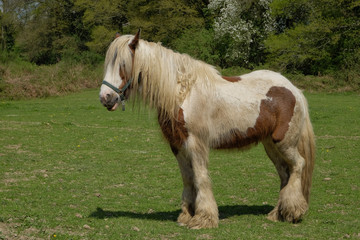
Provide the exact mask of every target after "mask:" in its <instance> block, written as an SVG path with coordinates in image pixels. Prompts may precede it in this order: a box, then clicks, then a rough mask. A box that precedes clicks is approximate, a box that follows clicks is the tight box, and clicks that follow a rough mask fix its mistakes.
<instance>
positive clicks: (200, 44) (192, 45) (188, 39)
mask: <svg viewBox="0 0 360 240" xmlns="http://www.w3.org/2000/svg"><path fill="white" fill-rule="evenodd" d="M172 47H173V48H174V49H175V50H177V51H179V52H181V53H187V54H189V55H190V56H192V57H194V58H196V59H199V60H202V61H204V62H206V63H209V64H212V65H220V63H219V61H220V59H219V55H218V54H217V52H216V50H215V41H214V32H213V31H212V30H207V29H204V28H203V29H189V30H187V31H185V32H184V34H183V35H181V37H180V38H178V39H176V40H175V41H173V42H172Z"/></svg>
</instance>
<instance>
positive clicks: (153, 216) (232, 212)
mask: <svg viewBox="0 0 360 240" xmlns="http://www.w3.org/2000/svg"><path fill="white" fill-rule="evenodd" d="M272 209H273V206H270V205H253V206H249V205H233V206H219V213H220V219H226V218H229V217H232V216H241V215H256V216H257V215H265V214H267V213H269V212H270V211H271V210H272ZM179 214H180V210H176V211H168V212H150V213H135V212H129V211H106V210H103V209H102V208H100V207H98V208H97V209H96V211H94V212H92V213H91V214H90V216H89V217H92V218H98V219H105V218H122V217H124V218H137V219H149V220H158V221H176V219H177V217H178V215H179Z"/></svg>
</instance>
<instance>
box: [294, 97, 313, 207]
mask: <svg viewBox="0 0 360 240" xmlns="http://www.w3.org/2000/svg"><path fill="white" fill-rule="evenodd" d="M304 101H305V102H306V100H305V97H304ZM305 114H306V116H305V118H306V119H305V122H304V125H303V129H302V132H301V136H300V139H299V143H298V151H299V153H300V154H301V156H302V157H303V158H304V159H305V166H304V169H303V172H302V176H301V186H302V192H303V195H304V197H305V199H306V201H307V203H309V199H310V188H311V180H312V174H313V169H314V163H315V135H314V131H313V128H312V125H311V122H310V117H309V113H308V109H307V104H306V113H305Z"/></svg>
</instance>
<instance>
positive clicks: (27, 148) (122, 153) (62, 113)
mask: <svg viewBox="0 0 360 240" xmlns="http://www.w3.org/2000/svg"><path fill="white" fill-rule="evenodd" d="M306 96H307V98H308V101H309V105H310V112H311V118H312V121H313V125H314V129H315V133H316V135H317V138H316V139H317V159H316V167H315V171H314V181H313V188H312V196H311V205H310V211H309V213H308V214H307V215H306V216H305V218H304V220H303V221H302V222H301V223H298V224H289V223H282V222H280V223H273V222H270V221H268V220H267V219H266V214H267V213H268V212H269V211H270V210H271V209H272V208H273V207H274V205H275V204H276V201H277V197H278V190H279V180H278V176H277V174H276V171H275V168H274V166H273V165H272V163H271V161H270V160H269V159H268V158H267V157H266V154H265V152H264V150H263V147H262V146H261V145H259V146H257V147H256V148H253V149H252V150H250V151H247V152H239V151H212V152H211V156H210V172H211V178H212V181H213V190H214V195H215V198H216V200H217V203H218V206H219V212H220V225H219V228H217V229H205V230H189V229H186V228H182V227H179V226H177V224H176V218H177V215H178V214H179V211H180V197H181V191H182V181H181V177H180V172H179V170H178V166H177V163H176V161H175V158H174V157H173V156H172V154H171V151H170V148H169V147H168V145H167V144H166V143H165V141H164V140H163V138H162V136H161V134H160V131H159V127H158V125H157V121H156V118H155V114H154V112H150V114H149V111H147V110H139V109H137V108H135V109H131V107H130V106H129V104H128V106H127V110H126V111H125V112H121V111H116V112H108V111H107V110H106V109H105V108H103V107H102V106H101V105H100V103H99V101H98V92H97V90H96V91H95V90H91V91H85V92H82V93H78V94H72V95H69V96H65V97H54V98H48V99H45V100H44V99H42V100H41V99H36V100H28V101H2V102H0V201H1V204H0V239H290V238H291V239H293V238H295V239H341V238H352V239H360V124H359V121H360V96H359V95H358V94H346V93H342V94H314V93H312V94H306Z"/></svg>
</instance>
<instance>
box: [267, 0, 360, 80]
mask: <svg viewBox="0 0 360 240" xmlns="http://www.w3.org/2000/svg"><path fill="white" fill-rule="evenodd" d="M302 2H303V4H304V6H306V7H304V8H300V9H302V10H303V12H302V13H298V14H297V15H286V14H285V13H286V9H289V8H290V9H291V8H292V6H293V5H294V4H295V5H296V4H298V1H295V0H274V2H273V4H272V6H273V7H274V9H275V10H274V14H275V18H276V19H278V20H279V19H280V20H281V21H280V22H277V24H278V25H279V24H282V23H283V22H284V21H283V20H284V19H285V20H286V21H287V22H290V23H291V24H288V25H286V26H285V27H284V28H282V27H281V28H282V31H278V32H276V33H275V34H274V35H273V36H271V37H270V38H269V39H268V40H267V41H266V46H267V49H268V51H269V53H270V55H269V59H268V62H269V63H271V64H272V65H273V66H274V67H276V68H278V69H280V70H287V71H300V72H302V73H304V74H314V75H315V74H316V75H317V74H326V73H332V72H334V71H344V70H345V72H348V70H350V69H352V70H351V71H352V73H353V72H354V71H357V72H358V74H357V75H359V72H360V71H359V70H356V69H360V65H359V61H358V60H359V59H360V55H359V53H360V51H359V48H360V38H359V37H356V36H360V24H359V23H360V3H359V1H351V0H317V1H310V0H309V1H302ZM299 16H302V17H299ZM354 69H355V70H354ZM345 72H343V73H345ZM355 75H356V74H355Z"/></svg>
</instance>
